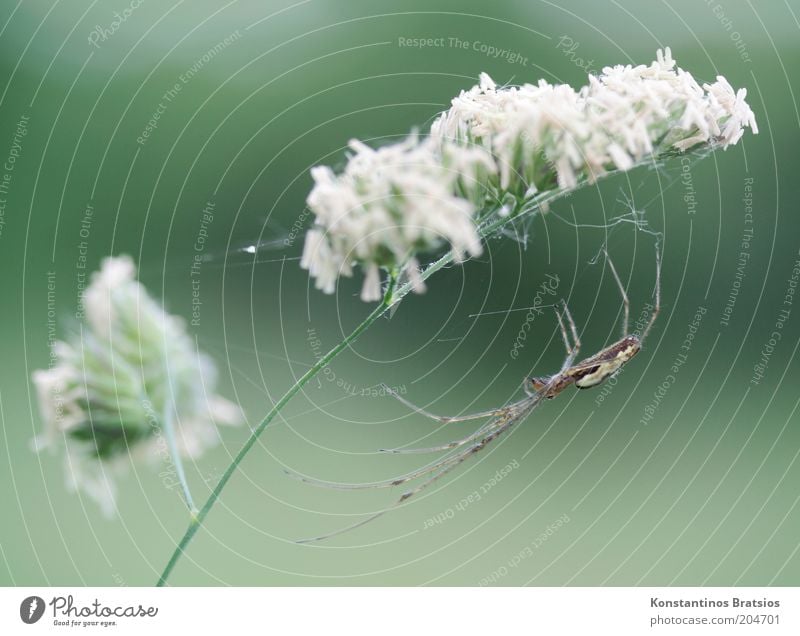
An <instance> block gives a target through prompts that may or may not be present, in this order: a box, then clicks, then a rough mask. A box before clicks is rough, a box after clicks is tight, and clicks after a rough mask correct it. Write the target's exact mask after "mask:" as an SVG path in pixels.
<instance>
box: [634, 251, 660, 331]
mask: <svg viewBox="0 0 800 636" xmlns="http://www.w3.org/2000/svg"><path fill="white" fill-rule="evenodd" d="M654 294H655V303H656V304H655V307H654V308H653V313H652V314H650V322H648V323H647V327H645V329H644V331H642V335H641V336H639V342H644V339H645V337H646V336H647V334H648V333H650V329H652V327H653V323H655V321H656V318H657V317H658V313H659V312H660V311H661V252H660V251H659V244H658V241H656V287H655V291H654Z"/></svg>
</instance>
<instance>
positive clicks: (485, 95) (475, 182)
mask: <svg viewBox="0 0 800 636" xmlns="http://www.w3.org/2000/svg"><path fill="white" fill-rule="evenodd" d="M746 95H747V91H746V90H745V89H740V90H739V91H738V92H735V91H734V90H733V88H731V86H730V84H729V83H728V82H727V81H726V80H725V78H724V77H717V81H716V82H714V83H713V84H704V85H703V86H700V85H699V84H698V83H697V82H696V81H695V79H694V78H693V77H692V76H691V74H689V73H687V72H686V71H683V70H681V69H679V68H676V66H675V61H674V60H673V59H672V56H671V53H670V50H669V49H668V48H667V49H665V50H664V51H661V50H659V51H658V53H657V59H656V61H654V62H653V63H652V64H650V65H649V66H645V65H641V66H635V67H634V66H614V67H607V68H605V69H603V72H602V74H601V75H599V76H589V84H588V85H587V86H584V87H583V88H581V89H580V90H577V91H576V90H575V89H573V88H572V87H570V86H568V85H565V84H559V85H552V84H549V83H547V82H545V81H544V80H542V81H540V82H539V83H538V84H536V85H533V84H524V85H522V86H504V87H498V86H496V85H495V83H494V82H493V81H492V79H491V78H490V77H489V76H488V75H486V74H481V77H480V83H479V84H478V85H477V86H475V87H473V88H472V89H470V90H468V91H462V93H461V94H460V95H459V96H458V97H456V98H455V99H453V101H452V107H451V108H450V109H449V110H447V111H446V112H444V113H442V114H441V115H440V116H439V118H438V119H437V120H436V121H435V122H434V124H433V126H432V127H431V133H430V136H429V137H428V138H427V139H424V140H420V139H419V138H417V136H416V135H414V136H411V137H409V138H408V139H406V140H405V141H404V142H402V143H398V144H394V145H390V146H386V147H383V148H379V149H377V150H375V149H372V148H369V147H367V146H365V145H364V144H362V143H360V142H357V141H352V142H350V148H351V150H352V151H353V154H352V155H351V156H350V157H349V160H348V162H347V165H346V167H345V169H344V171H343V172H342V173H341V174H338V175H337V174H335V173H334V172H333V171H332V170H331V169H330V168H327V167H317V168H314V169H313V170H312V176H313V178H314V181H315V186H314V188H313V190H312V191H311V193H310V195H309V197H308V200H307V202H308V206H309V208H310V209H311V210H312V211H313V212H314V214H315V215H316V222H315V225H314V227H313V228H312V229H311V230H310V231H309V232H308V234H307V235H306V243H305V249H304V252H303V257H302V260H301V266H302V267H304V268H306V269H308V270H309V271H310V273H311V275H312V276H313V277H314V278H315V279H316V285H317V287H318V288H319V289H322V290H323V291H324V292H326V293H332V292H333V291H334V288H335V284H336V281H337V279H338V278H339V276H352V273H353V265H354V264H356V263H358V264H360V265H361V266H362V267H363V268H364V269H365V272H366V276H365V282H364V287H363V291H362V295H361V297H362V299H364V300H368V301H372V300H377V299H379V298H380V271H379V268H381V267H384V268H387V269H390V268H393V267H395V268H396V267H400V268H405V271H406V272H407V274H408V275H409V276H411V279H412V280H414V275H415V272H416V271H417V269H416V268H417V261H416V259H415V254H416V253H418V252H421V251H425V250H431V249H435V248H437V247H439V246H440V245H441V244H442V243H443V242H445V241H446V242H448V243H449V244H450V245H451V247H452V249H453V251H454V253H455V256H456V259H457V260H458V259H460V258H462V257H463V256H464V255H465V254H470V255H476V254H479V253H480V251H481V244H480V239H479V236H478V233H477V229H476V226H475V221H476V217H477V216H479V215H480V213H481V212H484V211H485V210H484V208H486V207H487V206H489V207H492V208H494V209H496V210H497V211H498V213H499V214H502V215H508V214H510V213H511V211H512V209H517V210H519V209H522V207H523V206H522V205H520V204H521V203H524V202H526V201H527V200H529V198H530V197H532V196H534V195H536V194H537V193H542V192H546V191H552V190H555V189H562V190H567V189H570V188H574V187H576V186H577V185H578V184H579V183H581V182H584V181H589V182H591V181H593V180H595V179H597V178H598V177H599V176H601V175H603V174H604V173H606V172H608V171H610V170H629V169H631V168H633V167H634V166H635V165H637V164H638V163H640V162H642V161H643V160H645V159H647V158H649V157H656V158H657V157H659V156H662V155H663V154H665V153H667V152H669V151H685V150H688V149H690V148H693V147H695V146H697V145H700V144H705V145H721V146H722V147H727V146H728V145H731V144H734V143H736V142H737V141H738V140H739V139H740V137H741V136H742V134H743V131H744V128H745V127H750V128H751V129H752V131H753V132H754V133H757V132H758V130H757V128H756V122H755V117H754V116H753V112H752V111H751V110H750V107H749V106H748V105H747V103H746V102H745V97H746ZM508 201H513V204H512V205H509V204H508ZM501 203H502V204H503V205H501ZM416 287H417V289H422V285H421V282H420V283H419V284H418V285H417V286H416Z"/></svg>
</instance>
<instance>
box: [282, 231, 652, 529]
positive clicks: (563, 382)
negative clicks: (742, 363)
mask: <svg viewBox="0 0 800 636" xmlns="http://www.w3.org/2000/svg"><path fill="white" fill-rule="evenodd" d="M603 252H604V254H605V257H606V261H607V262H608V265H609V269H610V270H611V273H612V275H613V277H614V280H615V281H616V284H617V287H618V288H619V292H620V294H621V296H622V304H623V310H624V322H623V325H622V337H621V338H620V339H619V340H617V341H616V342H615V343H613V344H611V345H609V346H608V347H605V348H604V349H601V350H600V351H598V352H597V353H595V354H594V355H592V356H590V357H588V358H586V359H584V360H582V361H580V362H578V363H575V359H576V358H577V356H578V352H579V351H580V347H581V342H580V339H579V337H578V330H577V328H576V327H575V321H574V320H573V319H572V314H571V313H570V311H569V308H568V307H567V303H566V301H564V300H562V302H561V311H560V312H559V309H558V307H557V308H556V310H555V311H556V317H557V319H558V324H559V327H560V329H561V336H562V338H563V340H564V346H565V347H566V350H567V356H566V358H564V362H563V364H562V365H561V369H560V370H559V371H558V372H557V373H555V374H553V375H550V376H541V377H529V378H526V379H525V380H524V381H523V389H524V391H525V393H526V397H524V398H522V399H521V400H518V401H516V402H512V403H511V404H507V405H506V406H502V407H500V408H495V409H490V410H488V411H481V412H478V413H472V414H469V415H457V416H452V417H450V416H442V415H434V414H433V413H430V412H428V411H426V410H425V409H422V408H420V407H418V406H416V405H414V404H413V403H411V402H409V401H408V400H406V399H405V398H403V397H401V396H400V395H398V394H397V393H396V392H395V391H393V390H391V389H390V388H389V387H387V386H386V385H384V389H385V390H386V391H387V393H389V394H390V395H392V396H393V397H394V398H396V399H397V400H399V401H400V402H402V403H403V404H405V405H406V406H408V407H409V408H411V409H413V410H414V411H416V412H417V413H419V414H420V415H424V416H425V417H428V418H430V419H432V420H435V421H436V422H439V423H440V424H450V423H453V422H466V421H470V420H478V419H482V418H490V419H489V421H488V422H486V423H485V424H484V425H483V426H481V427H479V428H478V429H477V430H476V431H475V432H473V433H472V434H470V435H468V436H467V437H464V438H462V439H459V440H455V441H452V442H448V443H447V444H443V445H440V446H432V447H430V448H410V449H406V448H400V449H381V452H384V453H394V454H411V453H437V452H444V451H455V452H452V453H450V454H448V455H446V456H445V457H444V458H443V459H440V460H439V461H437V462H434V463H432V464H428V465H426V466H424V467H422V468H419V469H417V470H415V471H414V472H411V473H407V474H406V475H404V476H402V477H398V478H397V479H391V480H387V481H381V482H373V483H368V484H340V483H334V482H328V481H323V480H318V479H313V478H310V477H304V476H301V475H298V474H296V473H292V472H290V471H288V470H287V471H285V472H286V473H287V474H288V475H290V476H291V477H293V478H295V479H298V480H300V481H302V482H305V483H308V484H312V485H315V486H321V487H324V488H333V489H337V490H362V489H371V488H391V487H393V486H399V485H401V484H404V483H406V482H408V481H411V480H413V479H417V478H419V477H424V476H426V475H429V477H428V478H427V479H426V480H425V481H423V482H422V483H420V484H419V485H417V486H415V487H414V488H412V489H411V490H408V491H406V492H404V493H403V494H402V495H401V496H400V498H399V499H398V500H397V501H395V502H394V504H392V505H391V506H389V507H388V508H385V509H384V510H381V511H380V512H377V513H375V514H373V515H371V516H370V517H367V518H366V519H363V520H362V521H359V522H358V523H355V524H352V525H350V526H346V527H344V528H341V529H339V530H335V531H334V532H330V533H328V534H324V535H321V536H317V537H311V538H308V539H299V540H297V541H296V542H297V543H312V542H316V541H323V540H325V539H330V538H331V537H335V536H337V535H340V534H344V533H346V532H349V531H351V530H355V529H356V528H360V527H361V526H363V525H365V524H367V523H370V522H371V521H374V520H375V519H378V518H379V517H381V516H383V515H385V514H386V513H387V512H389V511H390V510H392V509H394V508H396V507H398V506H400V505H401V504H403V503H405V502H406V501H408V500H409V499H410V498H411V497H413V496H414V495H416V494H418V493H420V492H421V491H423V490H425V489H426V488H428V487H429V486H430V485H431V484H433V483H434V482H436V481H437V480H438V479H440V478H442V477H443V476H444V475H446V474H447V473H449V472H450V471H451V470H453V469H454V468H456V467H457V466H458V465H460V464H461V463H462V462H464V461H466V460H467V459H469V458H470V457H472V456H473V455H475V454H476V453H478V452H480V451H481V450H483V449H484V448H486V447H487V446H488V445H489V444H490V443H491V442H493V441H494V440H496V439H497V438H498V437H500V436H501V435H503V434H504V433H506V432H508V431H510V430H511V429H512V428H513V427H514V426H516V425H517V424H519V423H520V422H521V421H523V420H524V419H525V418H526V417H527V416H528V415H530V413H531V412H532V411H533V410H534V409H535V408H536V407H537V406H539V404H541V402H542V400H545V399H547V400H551V399H553V398H554V397H555V396H557V395H558V394H559V393H561V392H562V391H563V390H564V389H566V388H567V387H569V386H571V385H574V386H575V387H576V388H578V389H589V388H591V387H594V386H597V385H598V384H601V383H602V382H603V381H605V380H607V379H608V378H610V377H611V376H613V375H614V374H616V373H617V372H618V371H619V370H620V369H621V368H622V367H623V366H624V365H625V363H627V362H628V361H629V360H630V359H631V358H633V357H634V356H635V355H636V354H637V353H639V351H640V350H641V348H642V343H643V342H644V340H645V338H646V337H647V335H648V333H649V332H650V329H651V328H652V327H653V324H654V323H655V321H656V318H657V317H658V314H659V311H660V310H661V255H660V252H659V246H658V244H656V282H655V290H654V296H655V302H654V306H653V311H652V313H651V314H650V320H649V321H648V323H647V325H646V326H645V328H644V330H643V331H642V333H641V335H637V334H635V333H629V331H628V329H629V319H630V302H629V300H628V295H627V293H626V292H625V287H624V286H623V285H622V280H621V279H620V277H619V274H617V270H616V268H615V267H614V264H613V262H612V261H611V258H610V257H609V255H608V252H607V251H605V250H603ZM565 321H566V324H565ZM567 326H568V327H569V329H567ZM570 336H572V343H570ZM456 449H458V450H456Z"/></svg>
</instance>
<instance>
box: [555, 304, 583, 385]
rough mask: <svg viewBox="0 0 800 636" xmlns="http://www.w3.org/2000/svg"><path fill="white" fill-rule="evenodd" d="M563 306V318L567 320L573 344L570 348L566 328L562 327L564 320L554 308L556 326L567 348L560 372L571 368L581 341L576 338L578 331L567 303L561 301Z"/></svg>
mask: <svg viewBox="0 0 800 636" xmlns="http://www.w3.org/2000/svg"><path fill="white" fill-rule="evenodd" d="M561 302H562V303H563V306H564V317H565V318H566V319H567V323H568V324H569V328H570V331H571V332H572V340H573V344H572V346H570V344H569V338H568V336H567V328H566V327H565V326H564V320H563V318H562V317H561V314H560V313H559V312H558V308H556V318H558V325H559V327H561V337H562V338H563V339H564V346H565V347H566V348H567V357H566V359H565V360H564V364H563V365H561V371H564V370H565V369H567V368H569V367H570V366H572V363H573V362H575V358H576V357H577V356H578V352H579V351H580V350H581V341H580V338H578V330H577V328H576V327H575V321H574V320H573V319H572V313H571V312H570V310H569V307H567V301H565V300H562V301H561Z"/></svg>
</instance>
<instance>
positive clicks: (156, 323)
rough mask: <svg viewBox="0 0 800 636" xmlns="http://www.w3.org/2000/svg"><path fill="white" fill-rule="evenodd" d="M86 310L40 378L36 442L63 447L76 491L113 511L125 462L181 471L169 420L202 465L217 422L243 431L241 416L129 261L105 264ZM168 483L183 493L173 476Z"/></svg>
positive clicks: (184, 448) (183, 449)
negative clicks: (172, 446)
mask: <svg viewBox="0 0 800 636" xmlns="http://www.w3.org/2000/svg"><path fill="white" fill-rule="evenodd" d="M83 304H84V309H85V315H86V323H85V324H83V325H81V329H80V332H79V333H77V334H75V335H74V337H72V338H71V339H70V341H69V342H57V343H56V344H55V350H54V354H55V364H54V365H53V366H51V367H50V368H49V369H46V370H39V371H35V372H34V373H33V382H34V384H35V385H36V389H37V393H38V397H39V406H40V411H41V414H42V417H43V419H44V423H45V427H46V428H45V431H44V433H43V434H42V435H41V436H39V437H37V438H36V440H35V445H36V448H37V450H38V449H42V448H59V447H61V448H63V449H64V452H65V471H66V479H67V484H68V485H69V486H70V487H71V488H72V489H73V490H75V489H80V490H82V491H83V492H85V493H86V494H87V495H88V496H90V497H91V498H92V499H94V500H95V501H97V502H98V503H99V504H100V505H101V507H102V508H103V511H104V512H105V513H106V514H111V513H112V512H113V511H114V509H115V503H114V494H115V487H114V480H113V476H114V474H116V473H119V472H121V471H122V470H124V468H125V466H126V464H127V463H128V462H127V460H126V459H125V457H126V455H128V454H131V455H132V456H134V457H141V458H146V459H148V460H150V461H151V462H162V463H166V464H168V466H169V467H171V470H172V471H173V473H174V470H175V467H174V464H172V460H171V457H170V454H169V449H168V445H167V442H166V437H165V435H166V434H165V432H164V430H163V427H164V422H165V418H171V419H170V421H171V422H173V423H174V429H175V441H176V445H177V447H178V449H179V452H180V453H181V455H182V456H185V457H189V458H197V457H199V456H200V455H201V454H202V453H203V452H204V451H205V450H206V449H208V448H210V447H211V446H213V445H215V444H217V443H218V441H219V433H218V431H217V428H216V424H237V423H239V422H240V421H241V413H240V411H239V408H238V407H237V406H236V405H234V404H233V403H231V402H229V401H227V400H225V399H223V398H222V397H220V396H218V395H216V394H215V393H214V388H215V384H216V369H215V366H214V363H213V362H212V361H211V359H210V358H208V356H206V355H205V354H203V353H201V352H199V351H197V350H196V347H195V344H194V341H193V340H192V338H190V337H189V335H188V334H187V333H186V329H185V326H184V323H183V321H182V320H181V319H180V318H177V317H175V316H170V315H168V314H167V313H166V312H165V311H164V309H163V308H162V307H161V306H160V305H159V304H158V303H156V302H155V301H154V300H153V299H152V298H151V297H150V296H149V295H148V293H147V290H146V289H145V288H144V287H143V286H142V285H141V284H140V283H139V282H138V281H137V280H136V269H135V266H134V264H133V261H132V260H131V259H130V258H129V257H125V256H122V257H118V258H107V259H105V260H104V261H103V264H102V269H101V270H100V271H99V272H96V273H95V274H94V275H93V277H92V282H91V284H90V285H89V287H88V288H87V289H86V291H85V292H84V296H83ZM162 476H164V478H165V483H166V482H167V481H170V486H177V477H175V475H174V474H173V478H172V479H171V480H170V478H169V470H165V469H164V468H162Z"/></svg>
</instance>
